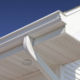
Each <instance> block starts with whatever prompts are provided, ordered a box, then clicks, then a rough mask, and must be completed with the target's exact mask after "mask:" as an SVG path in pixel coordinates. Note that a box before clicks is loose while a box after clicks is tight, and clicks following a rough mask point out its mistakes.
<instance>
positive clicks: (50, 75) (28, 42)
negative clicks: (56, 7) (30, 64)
mask: <svg viewBox="0 0 80 80" xmlns="http://www.w3.org/2000/svg"><path fill="white" fill-rule="evenodd" d="M23 46H24V49H25V50H27V51H28V52H29V54H30V55H31V56H32V58H33V60H34V63H35V64H36V66H37V67H38V68H39V69H40V70H41V72H42V73H43V74H44V75H45V77H46V78H47V79H48V80H60V79H59V78H58V77H57V75H56V74H55V73H54V72H53V71H52V70H51V69H50V68H49V66H48V65H47V64H46V63H45V62H44V60H42V58H41V57H40V56H39V54H38V53H36V52H35V51H34V49H33V42H32V39H31V38H30V37H29V36H26V37H25V38H24V42H23Z"/></svg>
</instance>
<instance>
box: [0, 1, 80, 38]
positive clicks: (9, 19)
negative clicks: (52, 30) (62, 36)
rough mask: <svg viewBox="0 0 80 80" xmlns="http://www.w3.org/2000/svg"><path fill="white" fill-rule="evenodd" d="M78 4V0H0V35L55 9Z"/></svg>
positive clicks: (70, 7)
mask: <svg viewBox="0 0 80 80" xmlns="http://www.w3.org/2000/svg"><path fill="white" fill-rule="evenodd" d="M79 5H80V0H0V37H1V36H4V35H6V34H8V33H10V32H12V31H14V30H16V29H18V28H20V27H23V26H24V25H27V24H29V23H31V22H33V21H35V20H37V19H39V18H41V17H43V16H45V15H48V14H50V13H52V12H54V11H56V10H61V11H66V10H69V9H72V8H74V7H76V6H79Z"/></svg>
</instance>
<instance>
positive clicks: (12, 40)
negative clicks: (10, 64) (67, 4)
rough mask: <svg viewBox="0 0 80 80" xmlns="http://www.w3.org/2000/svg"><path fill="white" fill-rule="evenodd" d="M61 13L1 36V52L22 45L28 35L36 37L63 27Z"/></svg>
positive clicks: (57, 12) (58, 12)
mask: <svg viewBox="0 0 80 80" xmlns="http://www.w3.org/2000/svg"><path fill="white" fill-rule="evenodd" d="M60 14H62V12H61V11H56V12H54V13H52V14H50V15H48V16H45V17H43V18H41V19H39V20H37V21H35V22H33V23H31V24H29V25H27V26H24V27H23V28H20V29H18V30H16V31H14V32H12V33H10V34H8V35H6V36H4V37H2V38H0V54H2V53H4V52H6V51H8V50H10V49H13V48H15V47H18V46H20V45H22V44H23V39H24V37H25V36H26V35H29V36H30V37H32V38H34V39H35V38H38V37H40V36H42V35H45V34H48V33H50V32H52V31H57V30H58V29H60V28H62V27H63V26H65V23H64V22H63V21H62V19H61V15H60Z"/></svg>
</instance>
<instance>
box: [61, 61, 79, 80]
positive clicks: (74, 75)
mask: <svg viewBox="0 0 80 80" xmlns="http://www.w3.org/2000/svg"><path fill="white" fill-rule="evenodd" d="M61 71H62V79H61V80H80V60H78V61H75V62H73V63H70V64H66V65H64V66H63V67H62V70H61Z"/></svg>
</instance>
